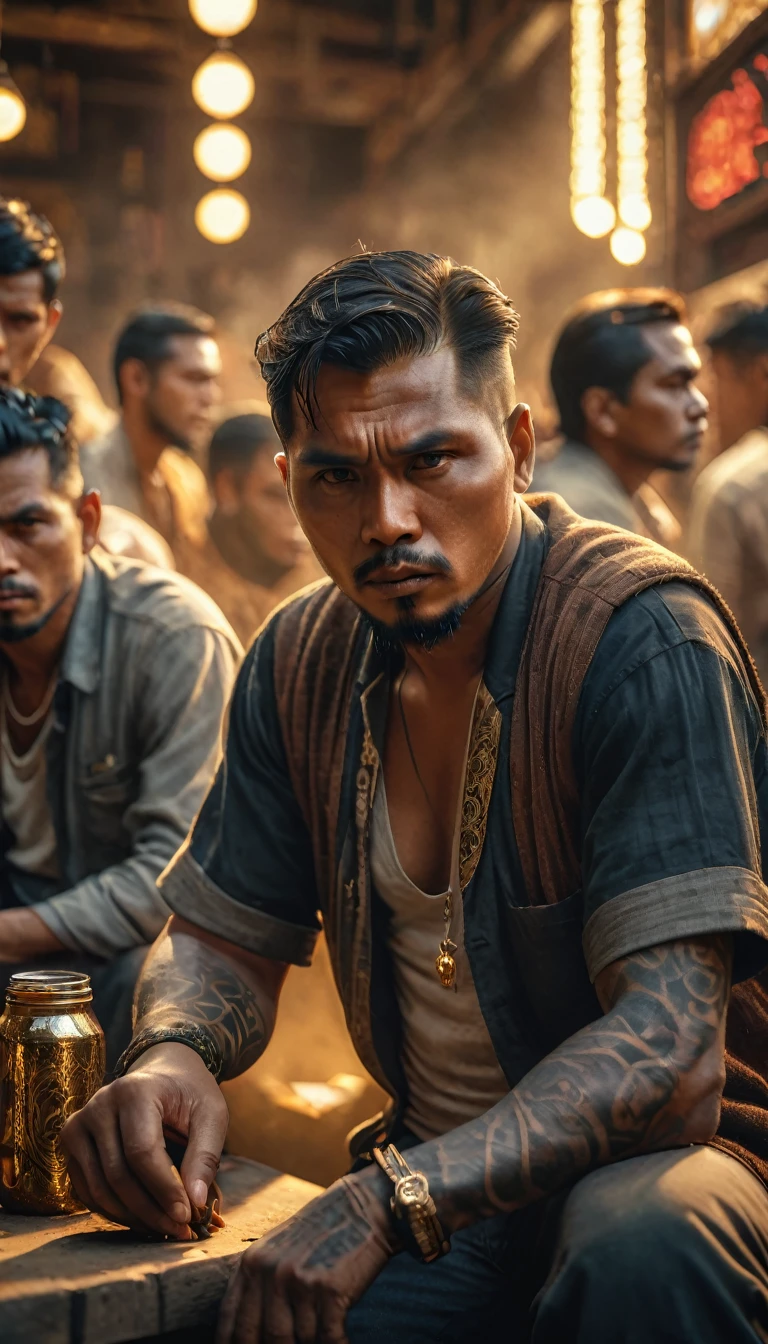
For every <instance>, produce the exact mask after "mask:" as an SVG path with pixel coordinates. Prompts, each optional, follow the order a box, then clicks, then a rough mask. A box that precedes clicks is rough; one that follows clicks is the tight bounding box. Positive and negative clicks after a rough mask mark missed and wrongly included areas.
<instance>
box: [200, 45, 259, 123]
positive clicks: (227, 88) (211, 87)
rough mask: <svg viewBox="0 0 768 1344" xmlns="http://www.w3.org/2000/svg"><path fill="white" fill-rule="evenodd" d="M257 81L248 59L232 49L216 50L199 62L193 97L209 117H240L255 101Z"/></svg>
mask: <svg viewBox="0 0 768 1344" xmlns="http://www.w3.org/2000/svg"><path fill="white" fill-rule="evenodd" d="M255 90H256V85H255V84H254V81H253V75H252V74H251V72H250V70H249V69H248V66H247V65H246V64H245V61H241V60H240V57H239V56H235V55H234V53H233V52H231V51H217V52H215V53H214V55H213V56H209V57H208V59H207V61H203V64H202V65H201V66H198V68H197V70H196V71H195V73H194V76H193V78H192V97H193V98H194V100H195V102H196V103H197V106H198V107H199V108H202V110H203V112H207V113H208V116H209V117H219V118H220V119H222V120H223V119H228V118H229V117H237V116H239V115H240V113H241V112H244V111H245V109H246V107H248V106H249V105H250V104H251V103H252V102H253V95H254V93H255Z"/></svg>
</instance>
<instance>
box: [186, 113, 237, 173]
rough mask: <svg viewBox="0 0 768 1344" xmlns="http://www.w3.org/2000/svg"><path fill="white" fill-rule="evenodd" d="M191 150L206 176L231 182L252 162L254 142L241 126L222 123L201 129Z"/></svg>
mask: <svg viewBox="0 0 768 1344" xmlns="http://www.w3.org/2000/svg"><path fill="white" fill-rule="evenodd" d="M192 153H193V154H194V157H195V163H196V164H197V166H198V168H199V169H200V172H201V173H205V176H206V177H212V178H213V180H214V182H232V181H233V180H234V178H236V177H240V176H241V174H242V173H244V172H245V170H246V168H247V167H248V164H249V163H250V162H251V142H250V140H249V139H248V136H247V135H246V134H245V131H241V130H240V127H239V126H229V125H226V124H222V123H220V122H219V123H218V124H214V125H213V126H206V128H205V130H204V131H201V132H200V134H199V135H198V137H197V139H196V140H195V143H194V146H193V149H192Z"/></svg>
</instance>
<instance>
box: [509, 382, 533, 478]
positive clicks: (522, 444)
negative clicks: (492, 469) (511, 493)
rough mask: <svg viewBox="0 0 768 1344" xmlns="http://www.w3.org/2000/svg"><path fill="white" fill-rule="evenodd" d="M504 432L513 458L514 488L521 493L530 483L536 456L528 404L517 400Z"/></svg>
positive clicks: (531, 418)
mask: <svg viewBox="0 0 768 1344" xmlns="http://www.w3.org/2000/svg"><path fill="white" fill-rule="evenodd" d="M505 433H506V438H507V443H508V444H509V447H510V450H511V452H512V456H513V458H514V460H515V490H516V491H517V492H518V494H521V495H522V494H524V493H525V491H526V490H527V489H528V486H529V485H530V484H531V479H532V477H533V464H534V460H535V457H536V435H535V433H534V429H533V417H532V416H531V408H530V406H526V404H525V402H524V401H521V402H519V403H518V405H517V406H516V407H515V409H514V410H513V412H512V414H511V415H510V416H509V417H508V418H507V423H506V426H505Z"/></svg>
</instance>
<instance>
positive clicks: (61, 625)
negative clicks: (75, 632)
mask: <svg viewBox="0 0 768 1344" xmlns="http://www.w3.org/2000/svg"><path fill="white" fill-rule="evenodd" d="M79 594H80V584H75V585H74V587H73V588H72V591H71V592H70V593H68V594H67V596H66V598H65V600H64V601H63V602H62V604H61V606H60V607H59V608H58V610H57V611H56V612H54V614H53V616H52V617H51V619H50V620H49V621H48V622H47V623H46V624H45V625H44V626H43V628H42V630H38V632H37V634H36V635H31V636H30V638H29V639H22V640H20V641H19V642H18V643H16V644H15V643H2V642H0V653H2V657H3V658H4V660H5V663H6V666H7V667H8V671H9V678H10V684H11V687H12V688H13V690H14V698H15V699H16V700H17V703H18V704H19V708H20V709H22V710H25V704H24V703H22V699H23V701H27V700H29V701H30V702H31V703H32V706H33V708H34V702H35V701H36V700H39V699H40V695H39V691H40V689H41V688H42V689H44V688H45V687H46V686H47V685H48V683H49V682H50V680H51V677H52V676H53V674H54V672H55V670H56V668H57V667H58V665H59V663H60V662H61V658H62V654H63V652H64V646H65V644H66V642H67V635H68V633H69V627H70V624H71V622H72V615H73V613H74V610H75V607H76V605H77V599H78V597H79ZM19 691H20V692H21V696H19V695H18V692H19Z"/></svg>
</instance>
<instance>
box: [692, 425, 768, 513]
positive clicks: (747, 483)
mask: <svg viewBox="0 0 768 1344" xmlns="http://www.w3.org/2000/svg"><path fill="white" fill-rule="evenodd" d="M755 490H759V491H762V492H765V491H768V431H766V430H764V429H756V430H753V431H752V432H751V433H749V434H745V436H744V438H743V439H740V440H739V442H738V443H735V444H734V445H733V447H732V448H727V449H726V451H725V452H724V453H721V454H720V456H719V457H716V458H715V459H714V460H713V461H712V462H710V463H709V464H708V465H707V466H706V467H705V468H704V470H703V471H702V473H701V475H700V476H699V479H698V480H697V482H696V485H695V486H694V494H693V499H694V506H695V504H696V501H697V499H702V498H706V499H710V500H715V499H717V501H718V502H723V501H727V500H728V499H730V498H733V499H737V498H742V497H743V496H744V495H745V494H751V493H752V492H753V491H755Z"/></svg>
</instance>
